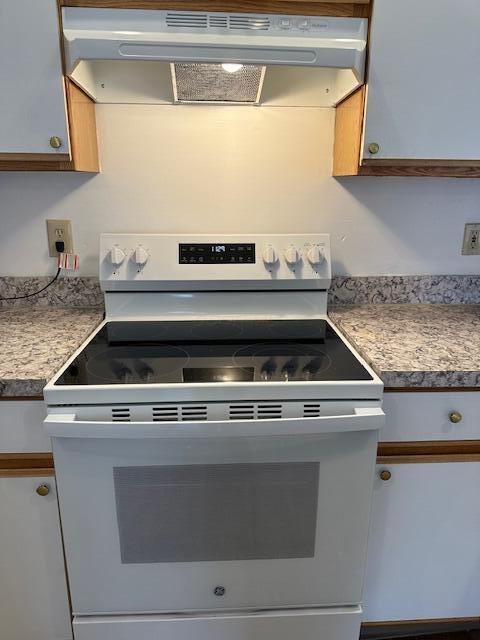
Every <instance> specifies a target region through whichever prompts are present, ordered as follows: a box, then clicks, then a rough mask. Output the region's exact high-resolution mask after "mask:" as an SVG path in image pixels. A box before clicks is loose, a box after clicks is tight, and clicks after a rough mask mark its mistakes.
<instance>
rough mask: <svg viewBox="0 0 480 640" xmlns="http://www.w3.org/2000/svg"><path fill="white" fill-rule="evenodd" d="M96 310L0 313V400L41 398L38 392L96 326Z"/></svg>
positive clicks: (99, 313)
mask: <svg viewBox="0 0 480 640" xmlns="http://www.w3.org/2000/svg"><path fill="white" fill-rule="evenodd" d="M102 314H103V310H102V309H98V308H94V309H92V308H87V309H82V308H64V307H57V308H55V307H40V306H33V305H32V306H26V307H12V308H4V309H1V310H0V344H1V347H0V396H13V397H19V396H41V395H42V389H43V387H44V386H45V384H46V383H47V382H48V380H49V379H50V378H51V377H52V376H53V374H54V373H55V372H56V371H58V369H59V368H60V367H61V366H62V364H64V362H65V361H66V360H67V359H68V358H69V357H70V356H71V354H72V353H73V352H74V351H75V349H77V348H78V347H79V346H80V344H81V343H82V342H83V341H84V340H85V338H86V337H87V336H88V335H89V333H90V332H91V331H92V330H93V329H94V328H95V327H96V326H97V325H98V324H99V323H100V321H101V319H102Z"/></svg>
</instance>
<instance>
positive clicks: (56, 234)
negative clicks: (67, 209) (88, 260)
mask: <svg viewBox="0 0 480 640" xmlns="http://www.w3.org/2000/svg"><path fill="white" fill-rule="evenodd" d="M47 235H48V252H49V255H50V257H51V258H56V257H57V256H58V253H59V252H58V251H57V249H56V246H55V243H56V242H58V241H61V242H63V243H64V245H65V246H64V249H63V253H73V237H72V223H71V221H70V220H47Z"/></svg>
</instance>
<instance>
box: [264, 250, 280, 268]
mask: <svg viewBox="0 0 480 640" xmlns="http://www.w3.org/2000/svg"><path fill="white" fill-rule="evenodd" d="M262 258H263V261H264V263H265V265H266V266H267V267H271V266H273V265H274V264H275V263H276V262H277V261H278V256H277V252H276V251H275V249H274V248H273V247H272V245H271V244H267V245H265V246H264V248H263V252H262Z"/></svg>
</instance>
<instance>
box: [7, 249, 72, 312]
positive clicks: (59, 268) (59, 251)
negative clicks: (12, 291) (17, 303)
mask: <svg viewBox="0 0 480 640" xmlns="http://www.w3.org/2000/svg"><path fill="white" fill-rule="evenodd" d="M55 249H56V250H57V251H58V253H63V251H64V250H65V243H64V242H63V240H57V241H56V242H55ZM61 270H62V267H58V269H57V273H56V274H55V276H54V278H53V279H52V280H50V282H49V283H48V284H46V285H45V286H44V287H42V288H41V289H39V290H38V291H35V292H34V293H27V294H26V295H24V296H13V297H11V298H3V297H2V296H0V300H23V299H24V298H31V297H32V296H38V294H39V293H42V291H45V289H48V287H50V286H51V285H52V284H53V283H54V282H55V281H56V280H58V276H59V275H60V271H61Z"/></svg>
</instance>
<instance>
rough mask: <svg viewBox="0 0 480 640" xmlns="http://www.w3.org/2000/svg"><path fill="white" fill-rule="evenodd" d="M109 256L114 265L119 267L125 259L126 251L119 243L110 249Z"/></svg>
mask: <svg viewBox="0 0 480 640" xmlns="http://www.w3.org/2000/svg"><path fill="white" fill-rule="evenodd" d="M109 256H110V262H111V263H112V265H113V266H114V267H119V266H120V265H121V264H122V262H123V261H124V260H125V251H123V249H120V247H119V246H118V245H115V246H113V247H112V248H111V249H110V254H109Z"/></svg>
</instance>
